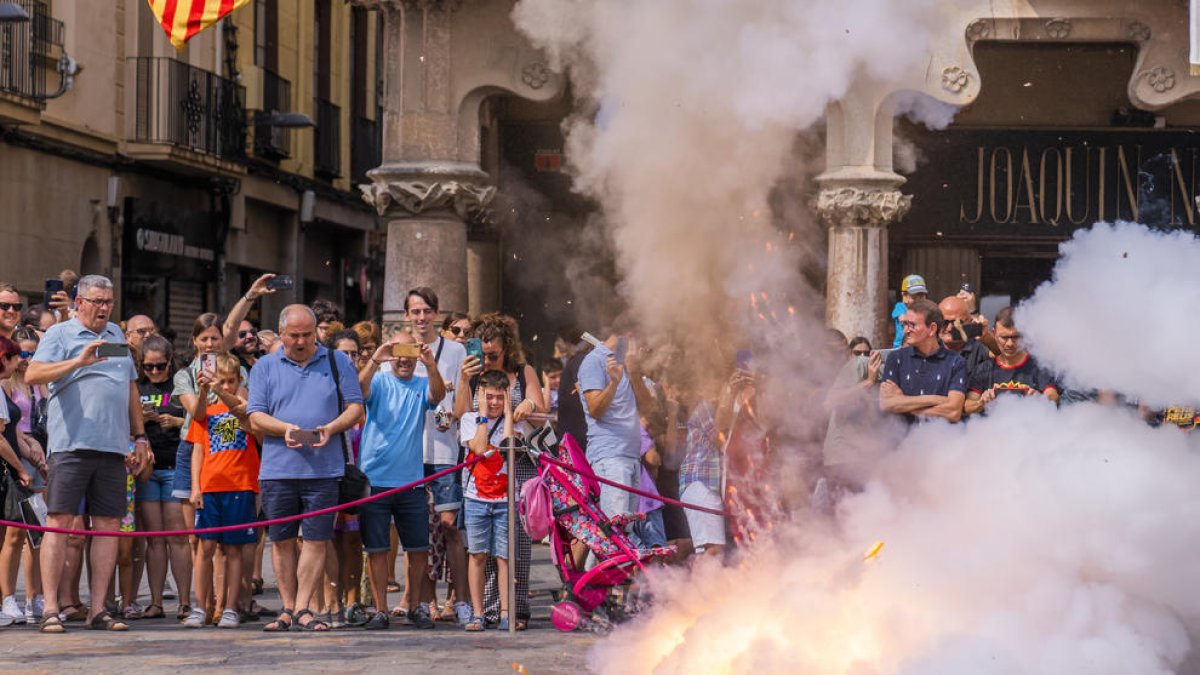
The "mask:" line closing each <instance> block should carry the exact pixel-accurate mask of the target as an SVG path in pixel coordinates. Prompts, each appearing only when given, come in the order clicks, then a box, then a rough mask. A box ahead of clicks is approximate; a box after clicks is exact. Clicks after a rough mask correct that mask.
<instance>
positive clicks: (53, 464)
mask: <svg viewBox="0 0 1200 675" xmlns="http://www.w3.org/2000/svg"><path fill="white" fill-rule="evenodd" d="M112 309H113V285H112V282H111V281H109V280H108V279H107V278H105V277H102V276H98V275H88V276H85V277H83V278H82V279H80V280H79V285H78V292H77V294H76V298H75V316H74V318H72V319H70V320H68V321H65V322H63V323H59V324H55V325H54V326H51V327H50V330H48V331H46V336H45V337H44V338H42V341H41V343H40V344H39V345H38V348H37V352H36V353H35V354H34V355H33V360H32V361H30V363H29V369H28V371H26V373H25V381H26V382H28V383H29V384H31V385H38V384H48V385H49V386H50V400H49V404H48V415H49V429H50V439H49V443H48V444H47V445H48V447H47V450H49V451H50V453H49V454H50V461H49V466H50V483H49V485H48V486H47V493H46V505H47V507H48V509H49V523H48V524H49V525H50V526H51V527H61V528H69V527H70V526H71V521H72V520H73V518H74V517H75V515H76V514H77V513H78V512H79V505H80V503H81V502H83V501H84V499H85V498H86V500H87V514H88V515H89V516H91V517H92V529H94V530H98V531H116V530H117V528H118V526H119V525H120V521H121V517H122V516H123V515H125V509H126V504H125V480H126V465H127V464H128V465H129V466H131V467H134V468H135V470H137V469H140V468H141V467H143V466H145V463H146V462H153V461H154V460H153V456H152V455H151V453H150V443H149V441H147V440H146V434H145V430H144V429H143V426H142V408H141V397H140V395H139V394H138V389H137V382H136V380H137V369H136V368H135V367H134V365H133V359H131V358H130V357H129V351H128V347H125V349H124V355H123V356H112V357H109V358H104V357H101V356H99V355H97V349H99V348H100V347H101V346H102V345H105V344H108V343H118V344H122V345H124V344H125V334H124V333H122V332H121V329H120V328H118V327H117V325H116V324H113V323H109V321H108V317H109V315H110V314H111V313H112ZM131 440H132V441H133V442H132V443H130V441H131ZM131 447H132V451H131V450H130V448H131ZM66 547H67V537H66V535H62V534H55V533H52V532H50V533H47V534H46V539H45V543H44V544H43V545H42V589H43V594H44V595H45V600H46V608H45V611H44V614H43V616H44V618H43V619H42V632H43V633H61V632H63V630H64V628H63V625H62V622H61V621H60V619H59V617H58V612H59V610H61V609H62V608H61V607H60V606H59V597H58V582H59V579H60V578H61V575H62V572H63V563H64V561H65V558H66ZM116 562H117V540H116V539H115V538H113V537H95V538H94V539H93V540H92V543H91V552H90V558H89V564H88V569H89V570H90V571H91V579H90V581H89V584H88V586H89V588H91V589H92V602H91V611H90V613H89V615H88V626H89V627H91V628H103V629H107V630H127V629H128V626H126V625H125V623H124V622H122V621H119V620H117V619H114V618H113V617H111V616H109V614H108V612H106V611H105V610H104V602H103V599H104V592H103V590H102V589H105V588H108V585H109V582H110V581H111V580H112V576H113V571H114V570H115V569H116Z"/></svg>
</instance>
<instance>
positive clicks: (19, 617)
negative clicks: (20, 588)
mask: <svg viewBox="0 0 1200 675" xmlns="http://www.w3.org/2000/svg"><path fill="white" fill-rule="evenodd" d="M0 613H3V614H4V616H7V617H8V618H10V619H12V621H9V624H14V623H18V624H20V623H25V611H24V610H22V609H21V606H20V605H18V604H17V596H15V595H7V596H5V597H4V606H3V607H2V608H0Z"/></svg>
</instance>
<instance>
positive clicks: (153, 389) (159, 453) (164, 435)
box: [138, 378, 184, 471]
mask: <svg viewBox="0 0 1200 675" xmlns="http://www.w3.org/2000/svg"><path fill="white" fill-rule="evenodd" d="M174 389H175V384H174V382H173V378H168V379H167V381H166V382H163V383H161V384H155V383H153V382H151V381H149V380H146V379H141V380H138V393H139V394H141V401H142V403H143V404H145V403H149V404H152V405H153V406H154V407H155V408H157V409H158V412H160V413H164V414H167V415H173V416H175V417H183V416H184V414H183V406H182V405H180V404H179V402H178V401H177V400H175V397H174V396H172V395H171V392H172V391H174ZM179 432H180V430H179V429H177V428H175V427H171V428H170V429H165V428H163V427H161V426H159V425H158V423H157V422H146V437H147V438H148V439H149V440H150V449H151V450H153V451H154V470H155V471H162V470H170V469H174V468H175V454H176V452H177V451H178V450H179Z"/></svg>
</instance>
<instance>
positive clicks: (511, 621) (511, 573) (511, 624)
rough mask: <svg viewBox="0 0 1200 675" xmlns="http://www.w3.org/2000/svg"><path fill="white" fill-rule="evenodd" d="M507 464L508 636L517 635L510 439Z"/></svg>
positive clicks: (514, 458) (514, 489) (514, 502)
mask: <svg viewBox="0 0 1200 675" xmlns="http://www.w3.org/2000/svg"><path fill="white" fill-rule="evenodd" d="M504 440H505V442H506V443H507V444H508V448H506V449H505V453H506V454H507V457H506V458H505V460H504V461H506V462H508V466H507V467H506V468H507V470H508V580H507V581H506V582H505V583H506V584H508V634H509V635H516V634H517V481H516V476H517V469H516V466H517V450H516V443H513V442H512V439H511V438H506V439H504Z"/></svg>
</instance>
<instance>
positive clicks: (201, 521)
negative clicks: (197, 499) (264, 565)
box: [156, 472, 258, 546]
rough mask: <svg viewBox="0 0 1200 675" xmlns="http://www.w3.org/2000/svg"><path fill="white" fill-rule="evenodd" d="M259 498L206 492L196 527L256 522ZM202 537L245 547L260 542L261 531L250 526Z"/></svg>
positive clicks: (241, 493) (248, 494)
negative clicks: (256, 503)
mask: <svg viewBox="0 0 1200 675" xmlns="http://www.w3.org/2000/svg"><path fill="white" fill-rule="evenodd" d="M156 473H157V472H156ZM255 497H256V495H255V494H254V493H253V492H251V491H249V490H246V491H244V492H206V493H204V508H202V509H196V527H197V528H204V527H223V526H225V525H241V524H242V523H253V522H254V517H255V516H256V515H258V508H257V507H256V506H255V504H254V501H255ZM199 537H200V538H201V539H207V540H209V541H219V542H221V543H222V544H229V545H231V546H242V545H244V544H254V543H257V542H258V530H256V529H254V528H252V527H248V528H246V529H243V530H230V531H228V532H210V533H208V534H201V535H199Z"/></svg>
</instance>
